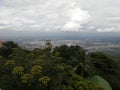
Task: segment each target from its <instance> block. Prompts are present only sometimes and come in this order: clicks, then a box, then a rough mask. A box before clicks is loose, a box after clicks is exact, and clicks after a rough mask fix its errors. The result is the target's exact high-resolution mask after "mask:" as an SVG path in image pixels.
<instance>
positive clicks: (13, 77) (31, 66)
mask: <svg viewBox="0 0 120 90" xmlns="http://www.w3.org/2000/svg"><path fill="white" fill-rule="evenodd" d="M93 75H99V76H101V77H103V78H104V79H106V80H107V81H108V82H109V83H110V85H111V86H112V88H113V90H120V85H119V83H120V62H119V61H118V60H115V59H114V58H112V57H110V56H107V55H105V54H103V53H100V52H95V53H88V54H86V51H85V50H84V49H83V48H82V47H80V46H70V47H69V46H66V45H63V46H60V47H55V48H54V49H53V48H52V45H51V43H46V46H45V48H36V49H34V50H32V51H31V50H26V49H23V48H21V47H19V46H18V45H17V44H16V43H14V42H12V41H8V42H5V43H3V47H2V48H0V88H1V90H27V89H28V90H105V89H104V87H102V86H100V85H97V84H95V83H93V82H91V81H89V80H88V78H89V77H91V76H93Z"/></svg>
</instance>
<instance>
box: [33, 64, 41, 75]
mask: <svg viewBox="0 0 120 90" xmlns="http://www.w3.org/2000/svg"><path fill="white" fill-rule="evenodd" d="M41 72H42V67H41V66H39V65H35V66H33V67H32V69H31V74H33V75H39V74H40V73H41Z"/></svg>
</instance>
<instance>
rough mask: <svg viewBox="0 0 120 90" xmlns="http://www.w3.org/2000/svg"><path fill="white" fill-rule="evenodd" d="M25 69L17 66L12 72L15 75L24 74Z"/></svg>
mask: <svg viewBox="0 0 120 90" xmlns="http://www.w3.org/2000/svg"><path fill="white" fill-rule="evenodd" d="M23 71H24V67H21V66H17V67H14V68H13V71H12V74H13V75H22V74H23Z"/></svg>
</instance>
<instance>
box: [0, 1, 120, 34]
mask: <svg viewBox="0 0 120 90" xmlns="http://www.w3.org/2000/svg"><path fill="white" fill-rule="evenodd" d="M119 10H120V1H119V0H0V30H17V31H21V30H31V31H32V30H33V31H98V32H119V31H120V27H119V26H120V11H119ZM83 28H86V29H83Z"/></svg>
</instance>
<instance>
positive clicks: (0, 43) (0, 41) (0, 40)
mask: <svg viewBox="0 0 120 90" xmlns="http://www.w3.org/2000/svg"><path fill="white" fill-rule="evenodd" d="M1 47H2V39H1V38H0V48H1Z"/></svg>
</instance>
